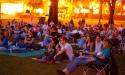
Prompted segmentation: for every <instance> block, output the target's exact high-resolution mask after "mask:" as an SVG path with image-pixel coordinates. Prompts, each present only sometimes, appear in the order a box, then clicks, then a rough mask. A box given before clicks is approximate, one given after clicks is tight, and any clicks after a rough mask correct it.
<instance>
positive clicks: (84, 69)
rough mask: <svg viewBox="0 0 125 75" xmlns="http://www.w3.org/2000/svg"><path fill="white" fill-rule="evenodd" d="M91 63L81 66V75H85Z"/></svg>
mask: <svg viewBox="0 0 125 75" xmlns="http://www.w3.org/2000/svg"><path fill="white" fill-rule="evenodd" d="M91 64H92V62H90V63H88V64H86V65H81V69H82V75H87V71H88V69H89V68H90V66H91Z"/></svg>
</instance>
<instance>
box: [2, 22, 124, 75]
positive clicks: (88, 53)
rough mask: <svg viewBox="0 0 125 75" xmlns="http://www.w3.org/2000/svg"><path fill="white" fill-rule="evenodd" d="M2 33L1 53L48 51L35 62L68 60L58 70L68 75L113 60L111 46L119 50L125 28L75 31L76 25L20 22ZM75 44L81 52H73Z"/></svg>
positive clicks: (97, 28)
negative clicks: (82, 65) (31, 50)
mask: <svg viewBox="0 0 125 75" xmlns="http://www.w3.org/2000/svg"><path fill="white" fill-rule="evenodd" d="M0 34H1V35H0V50H8V49H10V48H12V49H14V48H15V47H19V48H20V49H21V48H26V49H37V48H39V49H40V48H44V49H46V50H47V52H46V53H45V54H43V55H42V56H40V57H35V58H33V59H34V60H38V61H40V62H55V63H61V61H62V60H63V59H68V62H69V64H68V65H67V66H66V68H64V69H63V70H57V72H58V75H68V74H69V73H72V72H73V71H74V70H75V69H76V68H77V67H78V65H81V64H87V63H89V62H93V63H95V64H103V63H105V62H102V61H101V60H104V59H108V58H109V57H110V53H111V48H112V46H114V47H116V48H118V45H119V43H120V41H121V39H122V38H124V37H125V28H124V27H122V26H121V27H119V28H115V27H113V26H112V25H110V26H109V25H108V24H105V25H104V26H103V27H102V25H95V26H93V27H92V26H90V25H86V26H82V28H75V27H74V23H73V22H69V23H66V24H65V25H62V24H61V23H59V24H57V25H55V24H54V23H53V22H51V23H50V24H47V23H45V24H38V25H31V24H28V23H25V22H23V21H20V22H19V23H17V24H15V23H14V24H13V23H12V24H11V23H10V22H8V24H7V25H6V26H5V27H4V28H1V29H0ZM41 37H43V39H41ZM72 40H73V41H72ZM10 41H11V43H10ZM72 43H75V44H76V43H77V44H78V47H79V49H78V50H76V51H75V50H73V48H72ZM83 54H85V55H83Z"/></svg>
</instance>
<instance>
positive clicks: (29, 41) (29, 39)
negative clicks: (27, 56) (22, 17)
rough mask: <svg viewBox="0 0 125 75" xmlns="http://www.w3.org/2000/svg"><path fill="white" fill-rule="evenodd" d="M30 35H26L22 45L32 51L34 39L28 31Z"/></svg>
mask: <svg viewBox="0 0 125 75" xmlns="http://www.w3.org/2000/svg"><path fill="white" fill-rule="evenodd" d="M29 33H30V34H28V35H27V36H26V37H25V39H24V43H25V45H26V47H27V48H29V49H32V44H33V41H34V37H33V35H32V32H30V31H29Z"/></svg>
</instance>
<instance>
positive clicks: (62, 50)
mask: <svg viewBox="0 0 125 75" xmlns="http://www.w3.org/2000/svg"><path fill="white" fill-rule="evenodd" d="M63 52H64V49H61V50H60V51H58V52H57V54H56V55H55V56H54V59H56V57H57V56H58V55H60V54H62V53H63Z"/></svg>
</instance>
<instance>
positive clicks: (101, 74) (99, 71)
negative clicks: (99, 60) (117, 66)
mask: <svg viewBox="0 0 125 75" xmlns="http://www.w3.org/2000/svg"><path fill="white" fill-rule="evenodd" d="M106 61H107V60H106ZM92 67H93V68H94V69H95V70H96V75H110V67H111V58H110V59H108V61H107V63H106V64H101V65H99V64H95V63H94V64H92Z"/></svg>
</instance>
